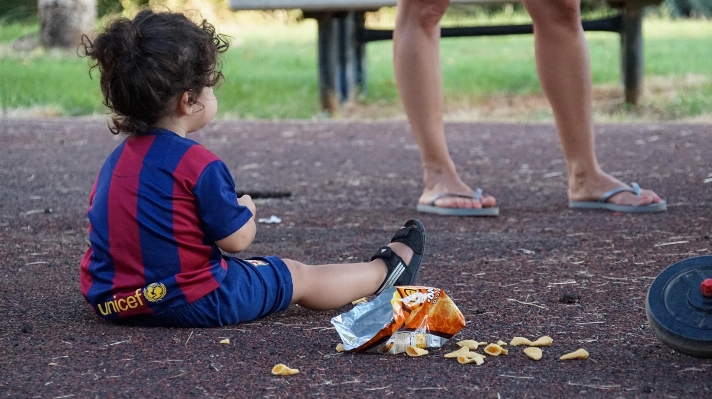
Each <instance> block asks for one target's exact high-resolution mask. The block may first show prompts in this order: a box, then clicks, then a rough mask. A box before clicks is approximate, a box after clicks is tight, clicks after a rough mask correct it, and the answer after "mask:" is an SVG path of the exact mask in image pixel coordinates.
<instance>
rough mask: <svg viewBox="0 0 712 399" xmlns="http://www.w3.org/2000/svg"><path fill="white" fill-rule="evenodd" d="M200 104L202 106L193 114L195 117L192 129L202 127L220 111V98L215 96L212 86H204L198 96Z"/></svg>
mask: <svg viewBox="0 0 712 399" xmlns="http://www.w3.org/2000/svg"><path fill="white" fill-rule="evenodd" d="M198 104H201V107H199V108H198V110H197V111H195V112H194V113H193V114H192V116H193V118H195V119H194V122H195V123H194V130H192V131H196V130H199V129H202V128H203V127H204V126H205V125H207V124H208V123H210V121H212V120H213V118H215V115H216V114H217V112H218V99H217V98H216V97H215V94H214V93H213V88H212V87H205V88H203V91H201V92H200V96H199V97H198Z"/></svg>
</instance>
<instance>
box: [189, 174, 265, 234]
mask: <svg viewBox="0 0 712 399" xmlns="http://www.w3.org/2000/svg"><path fill="white" fill-rule="evenodd" d="M193 193H194V194H195V196H196V198H197V202H198V211H199V213H200V218H201V219H202V222H203V226H202V227H203V231H204V232H205V235H206V238H207V239H208V240H211V241H213V242H214V241H218V240H221V239H223V238H225V237H227V236H229V235H230V234H232V233H234V232H236V231H237V230H239V229H240V228H241V227H242V226H244V225H245V223H247V221H249V220H250V218H251V217H252V212H251V211H250V209H249V208H247V207H246V206H242V205H240V204H238V203H237V193H236V191H235V181H234V180H233V178H232V175H231V174H230V171H229V170H228V168H227V165H225V163H224V162H222V161H219V160H218V161H214V162H211V163H210V164H208V165H207V166H206V167H205V169H204V170H203V172H202V173H201V175H200V178H199V179H198V182H197V183H196V185H195V187H194V188H193Z"/></svg>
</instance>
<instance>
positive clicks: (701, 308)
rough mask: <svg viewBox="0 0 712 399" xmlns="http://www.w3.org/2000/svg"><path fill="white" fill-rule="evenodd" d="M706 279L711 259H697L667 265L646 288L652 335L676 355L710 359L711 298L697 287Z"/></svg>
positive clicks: (709, 276)
mask: <svg viewBox="0 0 712 399" xmlns="http://www.w3.org/2000/svg"><path fill="white" fill-rule="evenodd" d="M708 278H712V256H698V257H694V258H689V259H685V260H683V261H680V262H677V263H674V264H673V265H671V266H669V267H668V268H667V269H665V270H663V272H662V273H660V275H658V277H656V278H655V280H653V284H651V285H650V288H649V289H648V296H647V298H646V301H645V314H646V316H647V318H648V322H649V323H650V328H651V330H652V331H653V335H655V336H656V337H657V338H658V339H659V340H660V341H662V342H663V343H664V344H666V345H668V346H669V347H671V348H673V349H675V350H676V351H678V352H680V353H684V354H687V355H691V356H697V357H712V298H707V297H705V296H703V295H702V290H701V288H700V286H701V284H702V281H704V280H705V279H708Z"/></svg>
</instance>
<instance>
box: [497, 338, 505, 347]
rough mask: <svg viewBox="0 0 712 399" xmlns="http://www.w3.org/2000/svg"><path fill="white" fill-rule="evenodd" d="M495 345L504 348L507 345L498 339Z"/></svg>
mask: <svg viewBox="0 0 712 399" xmlns="http://www.w3.org/2000/svg"><path fill="white" fill-rule="evenodd" d="M497 345H499V346H506V345H507V343H506V342H504V341H502V340H501V339H500V340H499V341H497Z"/></svg>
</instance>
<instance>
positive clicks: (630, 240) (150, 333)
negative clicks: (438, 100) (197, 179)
mask: <svg viewBox="0 0 712 399" xmlns="http://www.w3.org/2000/svg"><path fill="white" fill-rule="evenodd" d="M447 132H448V140H449V143H450V146H451V151H452V154H453V157H454V159H455V161H456V162H457V164H458V166H459V169H460V171H461V172H462V175H463V178H464V179H465V180H466V181H467V182H468V183H470V184H472V185H473V186H481V187H483V188H484V189H485V190H486V191H487V192H488V193H491V194H493V195H495V196H496V197H497V198H498V200H499V201H500V204H501V215H500V216H499V217H492V218H457V217H440V216H433V215H426V214H418V213H417V212H416V211H415V203H416V199H417V198H418V196H419V194H420V191H421V189H422V187H421V180H420V178H421V171H420V170H421V169H420V160H419V156H418V152H417V147H416V145H415V144H414V141H413V138H412V136H411V135H410V132H409V128H408V125H407V123H406V122H405V121H384V122H380V121H379V122H352V121H344V122H322V121H315V122H302V121H299V122H240V121H232V122H231V121H216V122H214V123H212V124H211V125H209V126H208V127H207V128H206V129H204V130H203V131H201V132H198V133H195V134H194V135H193V138H195V139H196V140H198V141H200V142H201V143H203V144H204V145H205V146H206V147H207V148H209V149H211V150H212V151H214V152H215V153H216V154H218V155H219V156H220V157H222V159H223V160H225V162H226V163H227V164H228V166H229V167H230V169H231V171H232V172H233V174H234V176H235V180H236V182H237V186H238V190H239V191H241V192H247V193H252V194H253V195H254V197H256V198H257V197H259V198H257V199H256V203H257V207H258V208H257V209H258V217H265V218H267V217H270V216H271V215H276V216H278V217H279V218H281V223H275V224H266V223H261V224H259V225H258V234H257V238H256V240H255V243H254V244H253V245H252V246H251V247H250V248H249V249H248V251H246V253H245V254H244V255H245V256H251V255H264V254H277V255H280V256H282V257H288V258H293V259H297V260H301V261H304V262H308V263H315V264H316V263H325V262H347V261H353V260H364V259H367V258H369V257H370V256H371V255H372V254H373V252H374V251H375V250H376V249H377V248H378V247H380V246H382V245H384V244H385V243H387V242H388V240H389V239H390V237H391V235H392V234H393V232H394V231H395V230H396V229H397V228H398V227H399V226H400V225H401V224H402V223H403V222H404V221H406V220H407V219H410V218H413V217H418V218H419V219H420V220H421V221H422V222H423V223H424V224H425V226H426V230H427V234H428V236H427V237H428V247H427V249H426V257H425V259H424V264H423V269H422V272H421V284H422V285H426V286H432V287H438V288H442V289H444V290H445V292H447V293H448V295H450V296H451V297H452V298H453V300H454V301H455V303H456V304H457V306H458V307H459V309H460V310H461V311H462V313H463V314H464V316H465V318H466V320H467V325H466V327H465V328H464V329H463V330H462V331H461V332H460V333H458V334H457V335H456V336H455V337H454V338H453V340H451V341H450V342H448V343H447V344H446V345H445V347H443V348H440V349H434V350H431V352H430V354H429V355H427V356H424V357H420V358H409V357H406V356H404V355H372V354H371V355H370V354H352V353H346V354H344V353H337V352H336V351H335V347H336V344H337V343H339V342H340V339H339V336H338V334H337V333H336V331H335V330H334V329H333V326H332V324H331V323H330V320H331V318H332V317H334V316H336V315H338V314H340V313H342V312H345V311H347V310H349V309H350V308H351V306H346V307H344V308H343V309H337V310H334V311H328V312H313V311H308V310H305V309H302V308H299V307H296V306H295V307H291V308H290V309H288V310H287V311H285V312H283V313H280V314H275V315H272V316H269V317H267V318H264V319H261V320H258V321H255V322H252V323H246V324H241V325H235V326H230V327H227V328H215V329H170V328H133V327H125V326H118V325H114V324H110V323H108V322H104V321H102V320H101V319H100V318H99V317H98V316H96V315H95V314H94V313H93V312H92V310H91V309H90V307H89V306H88V305H87V304H86V302H85V301H84V299H83V297H82V295H81V293H80V290H79V260H80V257H81V256H82V254H83V252H84V251H85V249H86V246H87V244H86V241H85V240H86V233H87V231H86V230H87V221H86V217H85V212H86V209H87V205H88V200H87V198H88V195H89V191H90V189H91V186H92V183H93V181H94V178H95V176H96V174H97V172H98V169H99V167H100V166H101V164H102V162H103V160H104V158H105V157H106V156H107V155H108V154H109V152H110V151H111V150H112V149H113V148H114V147H115V146H116V145H117V144H118V143H119V141H120V138H116V137H114V136H112V135H111V134H110V133H109V132H108V129H107V127H106V122H105V121H102V120H96V119H0V187H1V191H0V240H1V241H2V246H1V247H0V275H1V279H0V281H1V283H0V314H1V315H2V316H1V317H0V353H1V354H0V397H3V398H5V397H7V398H124V397H126V398H137V397H170V398H178V397H215V398H221V397H226V398H233V397H285V398H286V397H322V396H323V397H382V396H392V397H415V398H421V397H443V398H450V397H482V398H574V397H581V398H583V397H585V398H599V397H600V398H702V397H710V396H712V379H711V378H710V375H712V360H711V359H699V358H695V357H691V356H686V355H682V354H679V353H677V352H674V351H673V350H671V349H670V348H669V347H667V346H666V345H664V344H663V343H661V342H660V341H658V340H657V339H656V338H655V337H654V336H653V335H652V334H651V332H650V328H649V326H648V323H647V321H646V317H645V298H646V293H647V289H648V287H649V286H650V284H651V282H652V281H653V280H654V279H655V278H656V276H657V275H658V274H659V273H660V272H661V271H662V270H663V269H665V268H666V267H667V266H669V265H670V264H672V263H674V262H677V261H680V260H683V259H686V258H689V257H693V256H699V255H708V254H710V253H712V240H711V238H710V237H711V235H712V156H710V153H711V152H712V125H710V124H667V123H649V124H611V125H598V126H597V141H598V152H599V157H600V161H601V163H602V166H603V168H604V169H605V170H607V171H609V172H612V173H613V174H614V175H615V176H617V177H618V178H620V179H622V180H624V181H637V182H639V183H640V184H641V186H643V187H650V188H653V189H655V190H656V191H657V192H658V193H659V194H660V195H661V196H662V197H664V198H666V199H667V201H668V205H669V209H668V211H667V212H665V213H663V214H650V215H629V214H620V213H611V212H600V211H572V210H570V209H569V208H568V206H567V198H566V189H565V188H566V176H565V167H564V163H563V158H562V154H561V150H560V148H559V144H558V139H557V136H556V131H555V128H554V126H553V125H551V124H489V123H448V124H447ZM543 335H549V336H551V337H552V338H553V340H554V342H553V344H552V345H551V346H550V347H547V348H544V357H543V359H541V360H540V361H533V360H530V359H529V358H527V357H526V356H525V355H524V354H523V353H522V351H521V348H520V347H519V348H510V349H511V350H510V352H509V355H507V356H499V357H488V358H487V359H486V361H485V363H484V364H483V365H481V366H474V365H461V364H459V363H458V362H457V361H455V360H454V359H446V358H444V357H443V356H442V355H443V354H444V353H446V352H449V351H451V350H453V349H455V348H456V345H455V343H454V342H453V341H456V340H460V339H475V340H478V341H487V342H496V341H498V340H504V341H507V342H509V340H510V339H511V338H512V337H514V336H524V337H527V338H530V339H535V338H537V337H540V336H543ZM225 338H228V339H229V340H230V343H229V344H220V341H221V340H223V339H225ZM578 348H585V349H586V350H587V351H588V352H589V353H590V358H589V359H588V360H578V361H560V360H558V358H559V356H560V355H562V354H564V353H567V352H569V351H573V350H575V349H578ZM277 363H284V364H287V365H289V366H290V367H294V368H298V369H299V370H300V373H299V374H297V375H293V376H290V377H277V376H273V375H272V374H271V373H270V370H271V368H272V367H273V366H274V365H275V364H277Z"/></svg>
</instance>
